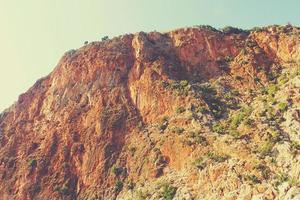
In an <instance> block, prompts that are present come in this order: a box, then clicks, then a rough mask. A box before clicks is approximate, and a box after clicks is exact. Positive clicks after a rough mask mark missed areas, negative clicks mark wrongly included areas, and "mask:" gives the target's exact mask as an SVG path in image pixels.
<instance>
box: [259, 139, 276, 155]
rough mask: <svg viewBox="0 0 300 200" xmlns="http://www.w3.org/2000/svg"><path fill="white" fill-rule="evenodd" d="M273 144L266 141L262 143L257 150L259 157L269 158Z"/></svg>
mask: <svg viewBox="0 0 300 200" xmlns="http://www.w3.org/2000/svg"><path fill="white" fill-rule="evenodd" d="M273 146H274V143H273V142H271V141H267V142H265V143H263V144H262V145H261V146H260V147H259V148H258V153H259V154H260V156H261V157H263V158H264V157H265V156H271V155H272V149H273Z"/></svg>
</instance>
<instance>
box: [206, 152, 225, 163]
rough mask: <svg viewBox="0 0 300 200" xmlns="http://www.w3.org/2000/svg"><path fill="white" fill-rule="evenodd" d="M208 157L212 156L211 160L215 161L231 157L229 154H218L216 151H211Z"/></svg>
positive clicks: (222, 160)
mask: <svg viewBox="0 0 300 200" xmlns="http://www.w3.org/2000/svg"><path fill="white" fill-rule="evenodd" d="M207 157H208V158H210V159H211V160H213V161H214V162H224V161H226V160H227V159H229V156H227V155H220V154H217V153H215V152H209V153H208V154H207Z"/></svg>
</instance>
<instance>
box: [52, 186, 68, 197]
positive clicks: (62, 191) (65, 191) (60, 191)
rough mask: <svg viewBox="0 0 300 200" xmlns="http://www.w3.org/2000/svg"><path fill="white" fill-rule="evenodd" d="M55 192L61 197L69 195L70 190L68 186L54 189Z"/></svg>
mask: <svg viewBox="0 0 300 200" xmlns="http://www.w3.org/2000/svg"><path fill="white" fill-rule="evenodd" d="M54 192H57V193H58V194H61V195H69V188H68V187H67V186H66V185H64V186H56V187H55V188H54Z"/></svg>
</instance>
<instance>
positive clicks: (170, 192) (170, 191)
mask: <svg viewBox="0 0 300 200" xmlns="http://www.w3.org/2000/svg"><path fill="white" fill-rule="evenodd" d="M176 190H177V188H175V187H173V186H171V185H169V184H166V185H164V186H163V199H164V200H172V199H173V198H174V196H175V194H176Z"/></svg>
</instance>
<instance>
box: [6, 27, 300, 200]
mask: <svg viewBox="0 0 300 200" xmlns="http://www.w3.org/2000/svg"><path fill="white" fill-rule="evenodd" d="M299 62H300V29H299V28H297V27H292V26H270V27H266V28H261V29H255V30H254V29H253V30H252V31H242V30H239V29H234V28H229V29H226V30H224V31H218V30H215V29H213V28H212V27H207V26H200V27H194V28H186V29H178V30H175V31H171V32H168V33H158V32H151V33H143V32H140V33H137V34H130V35H124V36H121V37H117V38H113V39H111V40H106V41H102V42H93V43H90V44H88V45H85V46H84V47H82V48H80V49H78V50H71V51H69V52H67V53H66V54H65V55H64V56H63V58H62V59H61V60H60V62H59V64H58V65H57V67H56V68H55V69H54V71H53V72H52V73H51V74H49V75H48V76H47V77H44V78H42V79H40V80H38V81H37V82H36V84H35V85H34V86H33V87H32V88H30V89H29V90H28V91H27V92H26V93H24V94H22V95H20V97H19V99H18V101H17V102H16V103H15V104H14V105H13V106H11V107H10V108H9V109H7V110H6V111H5V112H3V113H2V114H1V115H0V179H1V181H0V191H1V193H0V199H4V200H6V199H7V200H11V199H24V200H27V199H41V200H43V199H66V200H67V199H82V200H90V199H128V200H129V199H166V200H168V199H178V200H179V199H186V200H189V199H190V200H192V199H299V196H300V192H299V190H300V188H299V180H300V156H299V151H300V145H299V144H300V143H299V142H300V139H299V138H300V137H299V130H300V128H299V127H300V110H299V108H300V95H299V91H300V85H299V83H300V81H299V80H300V64H299Z"/></svg>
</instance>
